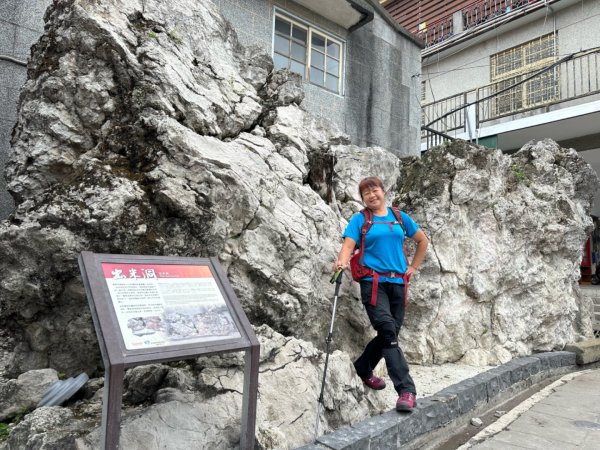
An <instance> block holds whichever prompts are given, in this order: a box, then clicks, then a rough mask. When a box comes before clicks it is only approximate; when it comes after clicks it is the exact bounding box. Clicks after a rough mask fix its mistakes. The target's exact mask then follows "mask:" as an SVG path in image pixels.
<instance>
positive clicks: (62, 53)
mask: <svg viewBox="0 0 600 450" xmlns="http://www.w3.org/2000/svg"><path fill="white" fill-rule="evenodd" d="M47 21H48V27H47V31H46V33H45V35H44V36H43V37H42V38H41V40H40V42H39V43H38V44H37V45H36V46H35V47H34V49H33V55H32V62H31V63H30V67H29V79H28V81H27V83H26V84H25V86H24V89H23V93H22V96H21V100H20V109H19V119H18V124H17V126H16V128H15V133H14V138H13V154H12V155H11V159H10V162H9V163H8V165H7V166H8V170H7V176H8V180H9V183H8V184H9V188H10V190H11V192H12V193H13V195H14V196H15V199H16V201H17V204H18V207H17V210H16V212H15V214H14V215H13V216H12V217H11V218H10V220H8V221H5V222H4V223H3V224H2V225H0V253H2V254H3V256H4V257H3V258H2V260H1V261H0V270H2V273H3V277H2V279H1V280H0V324H1V325H2V328H3V329H5V330H10V332H9V333H8V334H10V335H11V340H10V342H9V343H7V344H6V345H7V352H6V353H5V355H4V357H3V364H2V367H3V368H5V370H6V372H7V373H8V374H10V375H11V376H16V375H18V374H19V373H22V372H24V371H26V370H30V369H36V368H41V367H54V368H56V369H57V370H59V371H61V372H64V373H66V374H68V375H72V374H75V373H76V372H78V371H80V370H86V371H88V372H94V371H97V370H98V368H99V367H98V366H99V353H98V350H97V344H96V341H95V336H94V333H93V329H92V327H91V326H90V325H91V322H90V317H89V315H88V313H87V306H86V302H85V296H84V293H83V290H82V286H81V281H80V279H79V277H78V269H77V265H76V258H77V255H78V253H79V252H80V251H82V250H91V251H95V252H105V253H132V254H158V255H183V256H187V255H189V256H206V255H218V256H219V259H220V261H221V263H222V264H223V266H224V268H225V270H226V271H227V274H228V276H229V278H230V280H231V281H232V283H233V285H234V288H235V290H236V292H237V294H238V296H239V298H240V300H241V301H242V304H243V306H244V308H245V310H246V313H247V314H248V316H249V317H250V319H251V320H252V321H253V322H254V323H257V324H263V323H267V324H269V325H271V326H272V327H273V328H275V329H276V330H278V331H280V332H284V333H285V334H294V335H296V336H298V337H302V338H305V339H308V340H314V341H315V342H319V344H320V345H321V343H322V342H323V336H324V335H325V333H326V330H327V323H326V321H323V320H320V319H321V318H322V317H324V316H327V315H328V314H329V309H330V301H331V296H332V288H331V285H329V284H328V283H327V281H328V271H329V268H330V264H331V261H333V260H334V259H335V255H336V252H337V250H338V248H337V247H338V245H339V240H338V239H339V235H340V232H341V229H342V228H343V226H344V222H343V220H342V218H341V217H340V216H339V214H337V213H336V212H335V211H334V210H333V209H332V208H331V207H330V206H329V205H328V204H327V203H326V202H324V201H323V199H322V198H321V196H320V195H319V194H318V193H317V192H316V191H315V190H313V189H312V188H311V186H310V184H309V172H310V171H311V167H312V166H311V164H313V165H317V166H318V161H319V158H318V155H319V154H322V153H325V152H327V151H328V149H329V147H330V146H332V145H339V144H344V143H348V140H347V138H346V137H345V136H344V135H342V134H340V133H339V132H337V131H335V130H332V129H330V128H326V127H324V126H322V125H321V124H320V123H318V122H317V121H315V120H314V119H312V118H311V117H309V116H308V115H307V114H306V113H305V111H304V110H302V109H301V108H300V107H299V106H298V103H299V102H300V101H301V100H302V98H303V91H302V87H301V84H300V80H299V78H298V77H296V76H292V75H291V74H289V73H282V72H277V73H274V74H271V71H272V63H271V61H270V58H269V57H268V56H267V55H264V54H262V53H260V52H258V51H257V50H256V49H244V48H242V47H241V46H240V45H239V43H238V41H237V39H236V37H235V34H234V33H233V31H232V30H231V28H230V27H229V25H228V24H227V22H225V21H224V20H223V19H222V18H221V17H220V15H219V14H218V13H217V11H216V8H215V6H214V5H213V4H212V3H211V2H192V1H189V0H177V1H173V2H168V3H165V2H160V1H135V0H106V1H102V2H80V1H74V0H59V1H56V2H55V3H54V4H53V6H52V7H51V8H50V9H49V11H48V14H47ZM311 161H312V162H311ZM339 312H340V316H339V317H340V320H341V322H344V321H345V320H346V319H347V321H348V322H350V323H351V325H352V327H351V328H350V327H348V326H345V325H344V326H341V327H340V328H339V331H338V338H337V339H336V342H337V345H339V346H342V347H346V348H352V347H354V346H356V344H357V343H358V344H361V343H363V342H365V339H366V338H367V337H368V336H367V333H366V331H367V330H368V326H367V325H368V324H367V322H366V319H365V317H364V316H363V315H362V314H361V307H360V304H358V303H356V302H345V303H344V305H343V306H342V307H341V308H340V311H339Z"/></svg>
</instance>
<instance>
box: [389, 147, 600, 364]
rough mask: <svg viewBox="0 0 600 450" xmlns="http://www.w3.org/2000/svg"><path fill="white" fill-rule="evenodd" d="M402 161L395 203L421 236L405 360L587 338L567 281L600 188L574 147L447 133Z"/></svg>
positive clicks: (585, 314)
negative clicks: (488, 143)
mask: <svg viewBox="0 0 600 450" xmlns="http://www.w3.org/2000/svg"><path fill="white" fill-rule="evenodd" d="M405 162H406V163H405V164H404V166H403V175H404V178H403V180H402V185H401V186H400V196H399V201H400V203H401V204H402V205H403V206H404V208H405V209H406V210H407V211H408V212H409V213H412V214H413V216H414V218H415V219H416V220H417V221H418V222H419V223H420V224H421V225H422V226H423V229H424V230H425V231H426V233H427V234H428V235H429V236H430V238H431V248H430V251H429V256H428V258H427V260H426V263H425V264H424V266H423V270H422V271H421V273H420V274H419V275H418V276H417V278H416V279H415V280H414V282H413V284H412V288H411V296H412V300H411V310H410V313H409V314H408V318H407V324H406V329H405V332H404V336H405V337H406V339H405V347H404V348H405V349H406V352H407V354H408V355H409V356H410V358H411V359H413V360H417V361H421V362H424V363H443V362H446V361H457V360H463V361H465V362H468V363H472V364H479V365H481V364H498V363H500V362H505V361H508V360H510V359H511V358H512V357H514V356H516V355H526V354H531V353H532V352H536V351H547V350H553V349H562V348H563V347H564V345H565V344H566V343H568V342H571V341H575V340H578V339H579V338H580V337H581V336H584V335H585V336H590V335H591V333H592V330H591V323H590V317H591V316H590V314H589V309H590V305H589V300H588V299H585V298H582V297H581V296H580V295H579V288H578V285H577V280H578V279H579V263H580V261H581V255H582V246H583V243H584V242H585V239H586V235H588V234H589V232H590V231H591V226H592V221H591V218H590V217H589V215H588V214H589V211H590V206H591V201H592V198H593V196H592V194H593V192H594V191H595V190H597V189H598V187H599V185H598V179H597V176H596V174H595V172H594V170H593V169H592V168H591V167H590V166H588V165H587V164H586V163H585V162H584V161H583V160H582V159H581V158H580V157H579V155H577V152H576V151H575V150H573V149H563V148H560V147H559V146H558V145H557V144H556V143H555V142H553V141H550V140H547V141H541V142H537V143H529V144H527V145H525V146H524V147H523V148H522V149H521V150H520V151H519V152H517V153H516V154H514V155H504V154H502V153H501V152H500V151H499V150H498V151H490V150H489V149H485V148H483V147H473V146H469V145H468V144H466V143H461V142H458V143H455V144H452V145H450V146H449V147H446V148H444V147H440V148H437V149H434V150H432V151H430V152H428V153H427V154H426V155H425V156H424V157H423V158H422V159H421V160H413V161H405Z"/></svg>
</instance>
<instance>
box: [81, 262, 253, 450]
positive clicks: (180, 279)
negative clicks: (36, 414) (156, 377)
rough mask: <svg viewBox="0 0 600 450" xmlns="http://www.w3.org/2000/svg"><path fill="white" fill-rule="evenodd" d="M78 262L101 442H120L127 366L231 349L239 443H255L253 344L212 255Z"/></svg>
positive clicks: (110, 446) (111, 445) (109, 449)
mask: <svg viewBox="0 0 600 450" xmlns="http://www.w3.org/2000/svg"><path fill="white" fill-rule="evenodd" d="M79 268H80V270H81V279H82V282H83V285H84V287H85V291H86V294H87V297H88V303H89V306H90V312H91V314H92V319H93V321H94V327H95V329H96V335H97V336H98V343H99V345H100V351H101V352H102V359H103V361H104V368H105V375H104V379H105V384H104V396H103V400H102V432H101V437H100V448H103V449H104V450H117V449H118V448H119V442H120V440H119V439H120V437H119V436H120V421H121V403H122V396H123V380H124V377H125V371H126V370H127V369H128V368H130V367H135V366H138V365H141V364H149V363H161V362H167V361H177V360H182V359H187V358H196V357H198V356H200V355H211V354H219V353H227V352H236V351H244V352H245V357H244V389H243V397H242V423H241V434H240V448H244V449H246V448H249V449H250V448H254V435H255V425H256V399H257V392H258V364H259V354H260V345H259V343H258V340H257V339H256V335H255V334H254V330H253V329H252V325H251V324H250V322H249V321H248V318H247V317H246V315H245V313H244V311H243V309H242V307H241V305H240V303H239V300H238V299H237V297H236V295H235V292H234V291H233V289H232V287H231V285H230V284H229V280H228V279H227V276H226V275H225V272H224V271H223V269H222V268H221V266H220V264H219V261H218V259H217V258H215V257H211V258H188V257H177V256H144V255H110V254H98V253H92V252H82V253H81V255H80V256H79Z"/></svg>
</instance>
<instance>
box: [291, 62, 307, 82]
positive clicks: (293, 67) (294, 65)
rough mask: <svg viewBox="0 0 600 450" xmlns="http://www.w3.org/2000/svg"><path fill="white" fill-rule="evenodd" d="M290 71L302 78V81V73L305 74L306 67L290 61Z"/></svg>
mask: <svg viewBox="0 0 600 450" xmlns="http://www.w3.org/2000/svg"><path fill="white" fill-rule="evenodd" d="M290 70H291V71H292V72H296V73H299V74H300V75H301V76H302V79H303V80H304V73H305V72H306V66H305V65H304V64H300V63H299V62H296V61H292V62H291V63H290Z"/></svg>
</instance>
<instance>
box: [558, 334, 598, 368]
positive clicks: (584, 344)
mask: <svg viewBox="0 0 600 450" xmlns="http://www.w3.org/2000/svg"><path fill="white" fill-rule="evenodd" d="M565 350H566V351H568V352H573V353H575V354H576V355H577V364H579V365H584V364H591V363H594V362H598V361H600V339H589V340H587V341H581V342H576V343H574V344H569V345H567V346H566V347H565Z"/></svg>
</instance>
